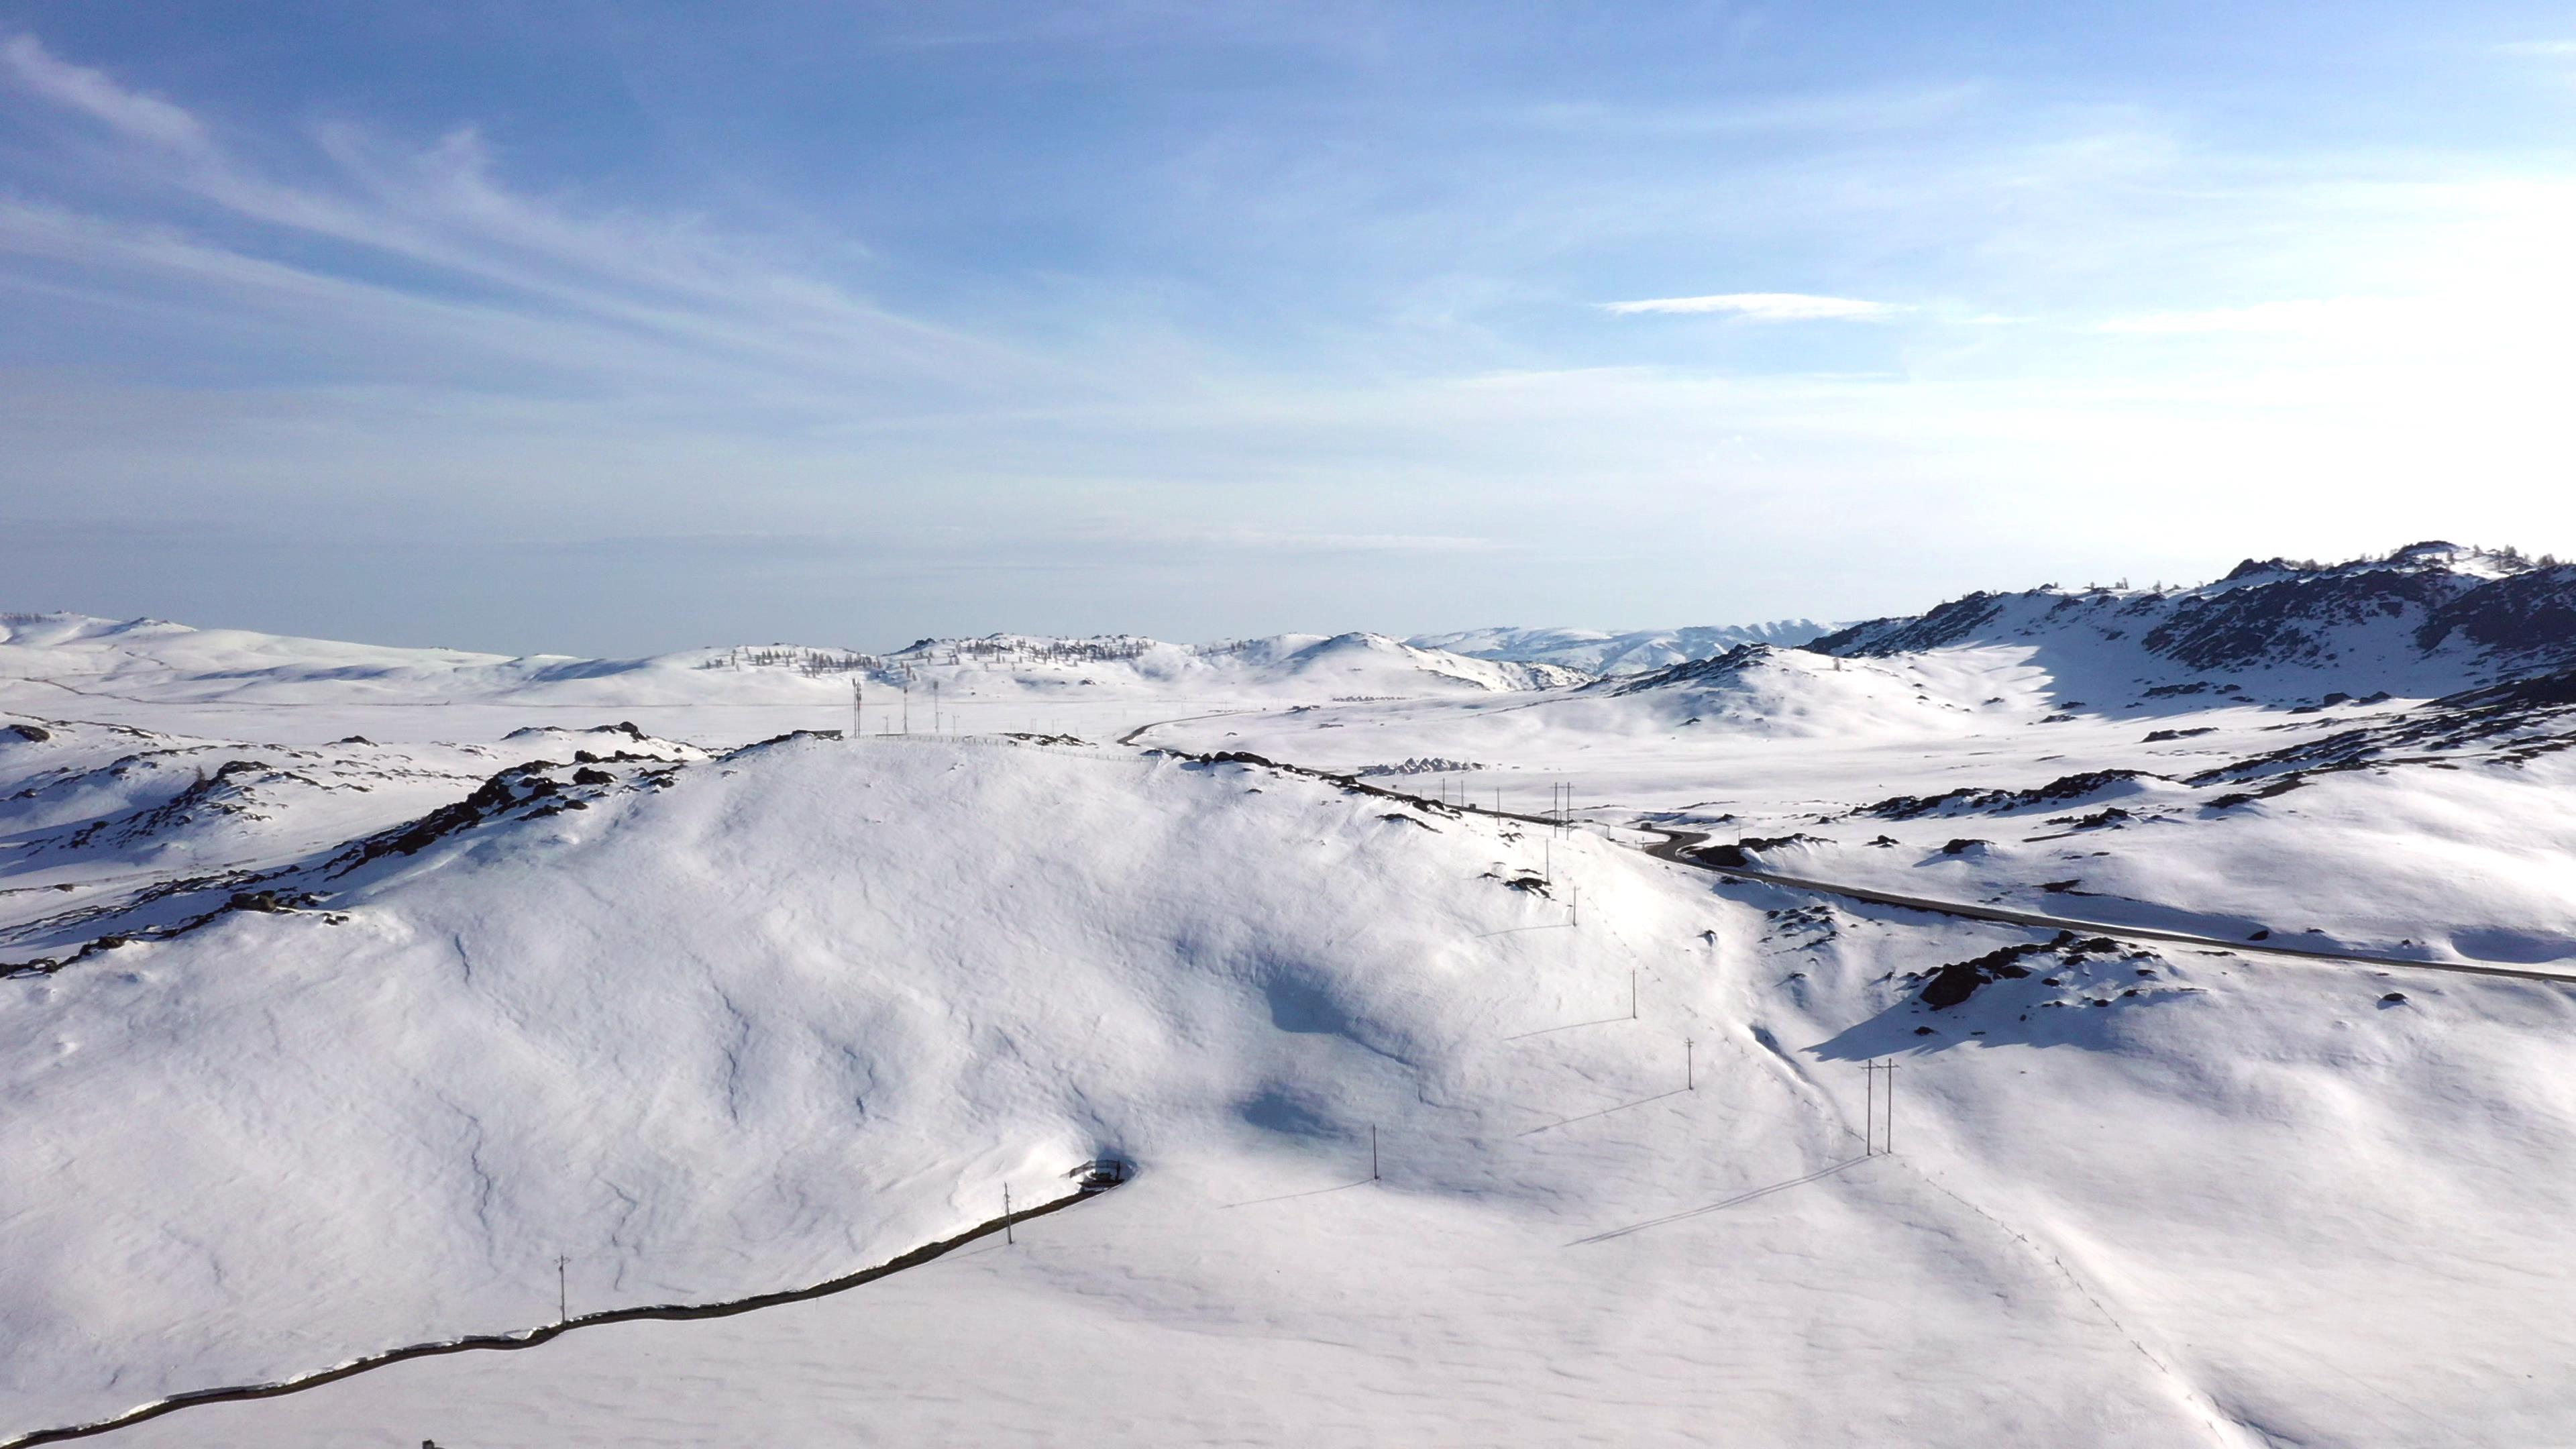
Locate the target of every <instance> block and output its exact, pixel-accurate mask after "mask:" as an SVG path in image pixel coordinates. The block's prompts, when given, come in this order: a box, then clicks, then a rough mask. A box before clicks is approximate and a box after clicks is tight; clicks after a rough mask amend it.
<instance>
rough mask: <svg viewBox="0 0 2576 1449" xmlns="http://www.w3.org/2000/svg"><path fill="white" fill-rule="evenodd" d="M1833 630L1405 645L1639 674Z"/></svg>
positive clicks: (1798, 622) (1506, 634) (1786, 626)
mask: <svg viewBox="0 0 2576 1449" xmlns="http://www.w3.org/2000/svg"><path fill="white" fill-rule="evenodd" d="M1833 627H1834V626H1832V625H1830V624H1819V623H1816V622H1815V621H1814V620H1811V619H1780V620H1775V621H1773V622H1771V623H1768V624H1718V625H1700V626H1693V627H1690V628H1685V629H1632V630H1629V631H1628V632H1626V633H1623V634H1613V633H1607V632H1604V631H1602V630H1599V629H1522V628H1513V627H1502V628H1493V629H1469V630H1466V631H1464V632H1461V633H1456V634H1419V635H1416V636H1414V637H1413V638H1411V639H1408V640H1406V641H1405V642H1406V643H1408V644H1411V645H1413V646H1415V647H1416V648H1420V649H1439V650H1445V651H1447V652H1449V653H1452V654H1464V655H1467V656H1469V657H1471V658H1476V659H1501V660H1511V661H1514V662H1518V663H1524V664H1555V665H1561V666H1563V667H1565V668H1568V669H1579V670H1582V671H1584V672H1585V673H1587V674H1639V673H1643V672H1645V671H1647V670H1650V669H1661V668H1664V667H1665V666H1667V665H1672V664H1681V663H1686V662H1688V661H1690V660H1693V659H1707V658H1710V657H1712V656H1714V655H1718V654H1723V653H1725V652H1726V651H1727V650H1729V649H1733V648H1735V647H1737V646H1738V645H1742V644H1776V645H1780V646H1782V647H1787V646H1791V645H1797V644H1804V643H1806V642H1808V641H1809V640H1811V639H1816V638H1819V637H1821V636H1823V635H1824V634H1825V633H1826V632H1827V631H1829V630H1831V629H1832V628H1833Z"/></svg>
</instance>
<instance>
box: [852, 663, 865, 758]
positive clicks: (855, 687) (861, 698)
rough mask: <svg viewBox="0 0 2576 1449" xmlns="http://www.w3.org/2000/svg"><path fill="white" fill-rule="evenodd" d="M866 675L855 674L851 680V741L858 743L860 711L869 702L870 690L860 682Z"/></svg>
mask: <svg viewBox="0 0 2576 1449" xmlns="http://www.w3.org/2000/svg"><path fill="white" fill-rule="evenodd" d="M865 677H866V676H864V675H854V676H852V678H851V680H850V743H852V744H857V743H858V740H859V712H860V710H861V708H862V707H863V706H865V705H866V704H867V702H868V692H867V690H866V689H865V688H863V687H862V686H861V685H860V683H859V680H860V679H862V678H865Z"/></svg>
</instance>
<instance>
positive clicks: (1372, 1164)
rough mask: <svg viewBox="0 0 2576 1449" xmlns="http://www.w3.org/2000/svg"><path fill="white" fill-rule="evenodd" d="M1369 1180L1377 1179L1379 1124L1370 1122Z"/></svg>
mask: <svg viewBox="0 0 2576 1449" xmlns="http://www.w3.org/2000/svg"><path fill="white" fill-rule="evenodd" d="M1369 1181H1371V1182H1375V1181H1377V1124H1376V1123H1375V1122H1371V1123H1370V1124H1369Z"/></svg>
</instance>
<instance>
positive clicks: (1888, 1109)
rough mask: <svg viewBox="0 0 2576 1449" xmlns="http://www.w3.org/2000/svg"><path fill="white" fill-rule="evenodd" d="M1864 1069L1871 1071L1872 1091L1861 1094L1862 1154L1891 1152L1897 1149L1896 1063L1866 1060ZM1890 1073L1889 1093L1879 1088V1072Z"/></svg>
mask: <svg viewBox="0 0 2576 1449" xmlns="http://www.w3.org/2000/svg"><path fill="white" fill-rule="evenodd" d="M1861 1070H1862V1071H1864V1072H1867V1073H1868V1074H1869V1091H1868V1093H1867V1094H1866V1095H1865V1096H1864V1097H1863V1098H1862V1102H1863V1107H1862V1121H1863V1123H1864V1124H1865V1125H1864V1127H1863V1129H1862V1132H1861V1139H1862V1147H1861V1155H1862V1156H1863V1157H1876V1156H1881V1155H1888V1156H1892V1155H1894V1154H1895V1152H1896V1063H1894V1062H1877V1061H1873V1062H1865V1063H1863V1064H1862V1066H1861ZM1881 1072H1885V1073H1887V1093H1886V1095H1885V1097H1884V1098H1883V1099H1882V1098H1881V1096H1880V1095H1879V1091H1878V1074H1879V1073H1881Z"/></svg>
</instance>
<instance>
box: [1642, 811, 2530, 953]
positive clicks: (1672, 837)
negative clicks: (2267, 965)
mask: <svg viewBox="0 0 2576 1449" xmlns="http://www.w3.org/2000/svg"><path fill="white" fill-rule="evenodd" d="M1639 828H1641V829H1647V830H1651V831H1653V833H1654V834H1657V835H1660V836H1662V837H1664V839H1663V842H1662V843H1661V844H1658V845H1649V846H1647V847H1646V853H1647V854H1648V855H1651V856H1655V857H1657V858H1658V859H1662V860H1669V861H1671V862H1673V863H1674V864H1676V865H1687V866H1693V867H1696V868H1698V869H1700V870H1709V871H1716V872H1717V873H1719V874H1721V875H1731V876H1741V877H1742V878H1744V879H1746V880H1758V881H1761V882H1763V883H1765V884H1767V885H1776V886H1786V887H1788V888H1790V889H1792V890H1802V891H1817V892H1821V893H1823V894H1826V895H1836V896H1846V897H1849V898H1850V899H1852V900H1859V901H1869V902H1872V903H1873V904H1877V905H1882V906H1904V907H1907V908H1909V909H1912V910H1918V911H1934V912H1937V913H1939V914H1941V915H1945V916H1960V917H1964V918H1966V919H1968V920H1972V921H1996V922H2000V923H2002V924H2004V925H2008V926H2036V927H2039V928H2041V929H2043V930H2058V931H2075V932H2078V933H2081V934H2083V935H2087V936H2119V937H2124V938H2127V939H2131V940H2146V941H2175V942H2179V943H2181V944H2183V945H2186V946H2205V947H2209V948H2212V949H2215V950H2220V951H2238V952H2244V953H2248V954H2255V955H2265V956H2296V957H2299V958H2301V959H2303V960H2309V961H2342V962H2349V963H2352V964H2356V965H2363V966H2390V967H2404V968H2405V969H2407V970H2410V971H2449V972H2453V973H2456V974H2458V975H2463V976H2509V977H2512V978H2514V979H2516V980H2520V981H2549V982H2554V983H2557V984H2559V985H2562V986H2576V975H2571V974H2568V973H2565V972H2557V971H2524V970H2518V969H2516V968H2514V967H2511V966H2471V965H2468V964H2466V963H2463V962H2453V961H2418V960H2415V959H2414V958H2412V957H2407V956H2372V955H2367V954H2364V953H2362V952H2358V951H2321V950H2318V949H2316V948H2314V947H2309V946H2294V945H2283V944H2278V943H2275V942H2272V941H2236V940H2230V939H2228V938H2227V937H2225V936H2204V935H2199V934H2196V933H2194V932H2190V931H2169V930H2164V929H2161V928H2158V927H2153V926H2123V925H2115V924H2113V923H2111V922H2108V921H2086V920H2080V919H2078V918H2076V917H2074V916H2052V915H2045V914H2042V913H2041V912H2038V911H2014V910H2006V909H2004V908H2003V907H2001V906H1987V905H1972V904H1969V903H1967V902H1963V901H1943V900H1934V899H1932V898H1931V897H1929V896H1913V895H1904V894H1901V893H1899V892H1896V891H1882V890H1872V889H1870V888H1869V887H1867V886H1855V885H1843V884H1839V883H1837V882H1834V881H1822V880H1809V879H1807V878H1805V877H1803V876H1794V875H1781V874H1779V873H1778V872H1776V871H1767V870H1754V869H1750V868H1748V867H1745V866H1740V865H1719V864H1716V863H1715V862H1713V861H1708V860H1703V859H1700V858H1698V857H1696V856H1693V855H1692V854H1691V853H1690V852H1691V850H1692V849H1693V848H1695V847H1697V846H1699V845H1701V844H1703V843H1705V842H1706V841H1707V840H1708V836H1707V835H1706V834H1704V833H1702V832H1697V831H1690V830H1665V829H1661V828H1658V827H1653V826H1641V827H1639Z"/></svg>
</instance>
